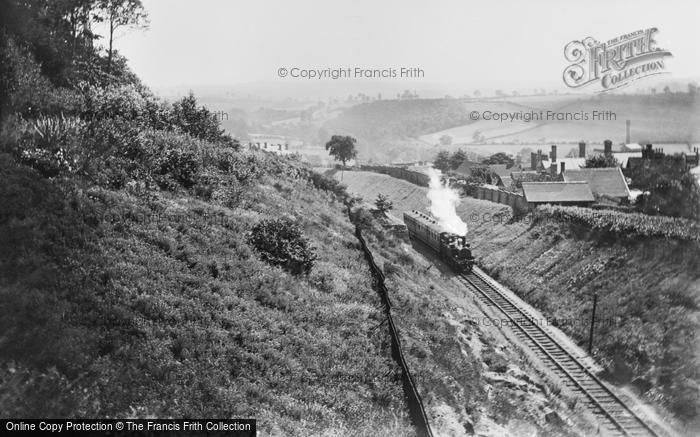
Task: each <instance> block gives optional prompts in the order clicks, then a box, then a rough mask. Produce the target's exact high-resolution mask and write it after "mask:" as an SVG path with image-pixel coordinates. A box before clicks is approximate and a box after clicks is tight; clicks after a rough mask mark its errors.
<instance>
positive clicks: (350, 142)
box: [326, 135, 357, 180]
mask: <svg viewBox="0 0 700 437" xmlns="http://www.w3.org/2000/svg"><path fill="white" fill-rule="evenodd" d="M356 142H357V140H356V139H355V138H353V137H350V136H342V135H333V136H332V137H331V140H330V141H328V142H327V143H326V150H328V151H329V152H328V153H329V154H330V155H331V156H333V159H335V160H336V161H340V162H342V163H343V170H344V169H345V164H346V163H347V162H348V161H349V160H351V159H355V157H356V156H357V150H355V143H356ZM340 180H343V173H342V171H341V173H340Z"/></svg>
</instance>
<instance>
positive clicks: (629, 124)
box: [625, 120, 632, 144]
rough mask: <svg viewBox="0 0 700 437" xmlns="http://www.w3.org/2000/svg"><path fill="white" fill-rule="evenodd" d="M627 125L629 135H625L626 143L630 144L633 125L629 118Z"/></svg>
mask: <svg viewBox="0 0 700 437" xmlns="http://www.w3.org/2000/svg"><path fill="white" fill-rule="evenodd" d="M625 124H626V127H627V135H626V136H625V144H629V143H631V142H632V141H631V140H630V136H631V135H630V133H631V127H632V120H627V122H626V123H625Z"/></svg>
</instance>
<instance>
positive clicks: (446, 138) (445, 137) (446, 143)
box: [440, 135, 452, 146]
mask: <svg viewBox="0 0 700 437" xmlns="http://www.w3.org/2000/svg"><path fill="white" fill-rule="evenodd" d="M440 144H442V145H443V146H449V145H450V144H452V137H451V136H449V135H443V136H441V137H440Z"/></svg>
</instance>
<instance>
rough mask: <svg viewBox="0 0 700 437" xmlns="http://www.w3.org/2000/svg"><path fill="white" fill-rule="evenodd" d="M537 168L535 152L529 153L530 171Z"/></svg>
mask: <svg viewBox="0 0 700 437" xmlns="http://www.w3.org/2000/svg"><path fill="white" fill-rule="evenodd" d="M535 167H537V154H536V153H535V152H531V153H530V170H534V169H535Z"/></svg>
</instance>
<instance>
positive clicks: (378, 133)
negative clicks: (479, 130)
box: [324, 99, 472, 142]
mask: <svg viewBox="0 0 700 437" xmlns="http://www.w3.org/2000/svg"><path fill="white" fill-rule="evenodd" d="M466 106H467V105H466V104H465V102H463V101H459V100H453V99H405V100H378V101H374V102H369V103H362V104H359V105H355V106H352V107H350V108H347V109H346V110H345V111H343V113H342V114H340V116H338V118H336V119H334V120H329V121H328V122H327V123H326V124H325V125H324V129H325V130H327V131H330V132H347V133H349V134H351V135H353V136H355V137H356V138H359V139H360V140H361V141H363V142H364V141H370V142H376V141H379V140H386V139H390V138H407V137H418V136H419V135H422V134H424V133H426V132H437V131H440V130H443V129H448V128H451V127H455V126H460V125H463V124H467V123H472V121H471V120H470V119H469V109H468V108H467V107H466Z"/></svg>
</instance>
